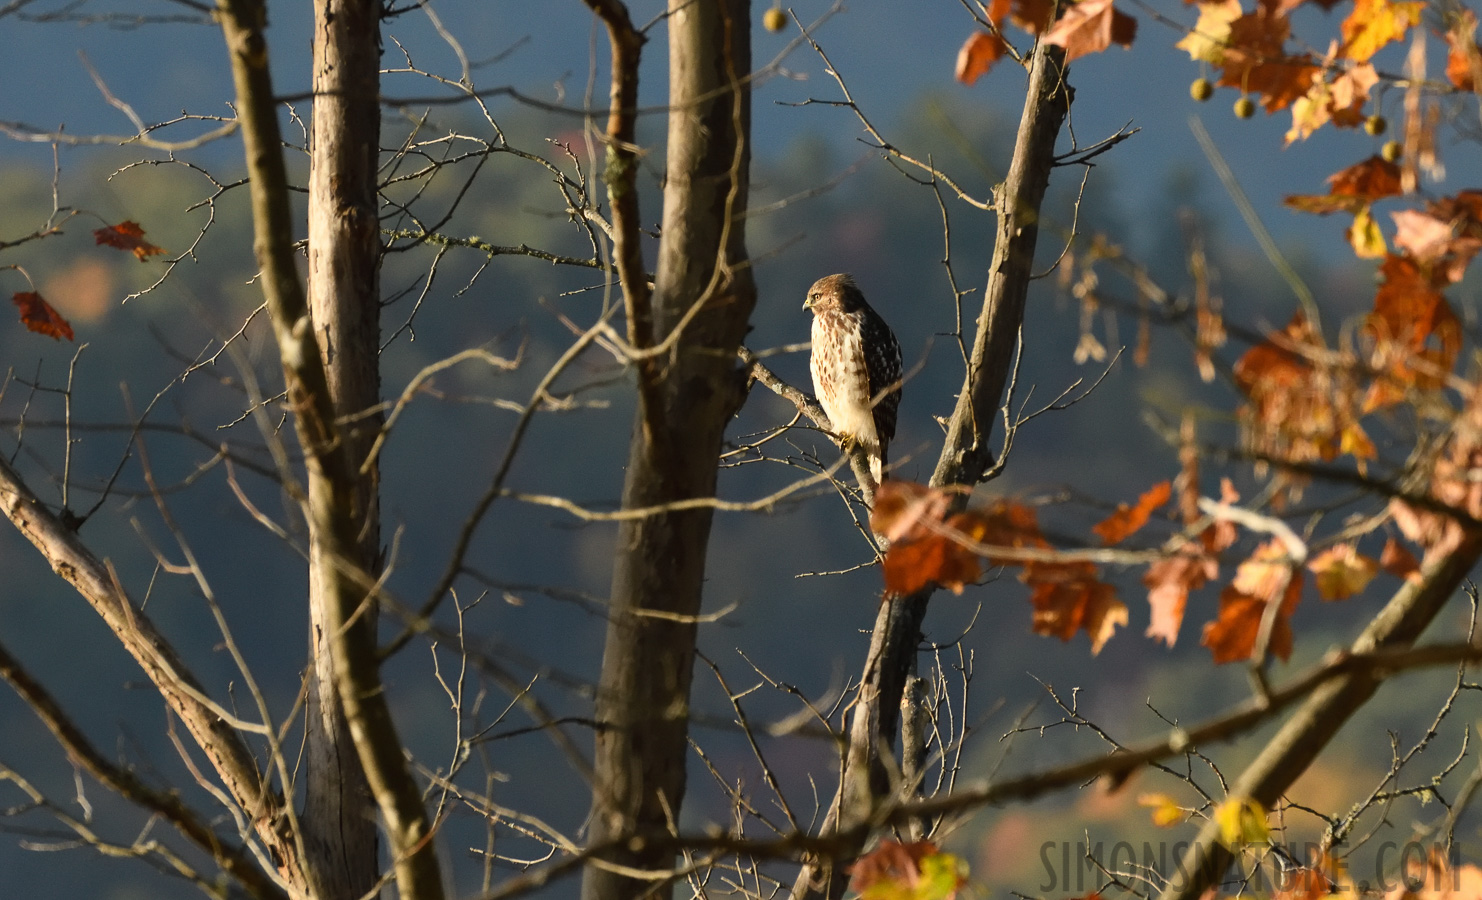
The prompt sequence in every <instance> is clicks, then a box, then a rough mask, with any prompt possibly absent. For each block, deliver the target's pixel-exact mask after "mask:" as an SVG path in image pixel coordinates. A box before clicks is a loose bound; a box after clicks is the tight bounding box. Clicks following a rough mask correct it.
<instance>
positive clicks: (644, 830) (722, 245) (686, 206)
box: [582, 0, 756, 900]
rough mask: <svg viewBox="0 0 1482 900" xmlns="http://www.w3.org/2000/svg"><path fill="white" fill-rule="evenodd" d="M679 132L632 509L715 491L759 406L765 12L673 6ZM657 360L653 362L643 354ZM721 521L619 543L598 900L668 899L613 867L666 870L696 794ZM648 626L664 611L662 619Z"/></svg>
mask: <svg viewBox="0 0 1482 900" xmlns="http://www.w3.org/2000/svg"><path fill="white" fill-rule="evenodd" d="M669 6H670V17H669V20H668V26H669V71H670V83H669V103H670V105H671V108H672V109H674V110H675V112H673V113H671V115H670V119H669V123H670V124H669V145H668V160H667V180H666V184H665V191H664V217H663V237H662V240H661V243H660V247H659V260H658V271H657V275H656V279H655V291H654V295H653V308H652V322H653V341H654V342H655V344H656V345H659V346H661V347H662V346H664V345H665V342H666V341H673V343H672V348H673V349H672V350H671V351H666V352H664V353H663V354H662V355H659V356H656V357H650V358H651V359H654V358H656V359H657V360H658V361H659V365H656V366H643V365H640V366H638V367H637V368H638V370H639V378H640V380H643V379H645V378H648V377H650V374H652V377H653V379H654V380H653V381H651V382H649V383H647V384H642V385H640V391H639V396H640V404H639V406H640V408H639V410H638V413H637V417H636V422H635V425H634V430H633V439H632V444H631V446H630V449H629V457H628V471H627V480H626V483H625V485H624V488H623V508H624V509H636V508H644V507H651V506H656V505H661V504H664V503H668V502H672V501H675V500H682V499H688V498H694V497H710V496H713V495H714V493H715V482H716V467H717V462H718V459H719V454H720V444H721V438H722V435H723V434H724V431H725V426H726V423H727V422H728V421H729V419H730V418H731V416H732V414H733V413H734V412H735V410H736V408H737V406H738V405H739V403H740V402H741V400H742V399H743V397H744V393H743V390H742V388H743V384H744V382H743V379H742V376H741V372H740V370H739V369H738V368H737V365H736V348H737V347H738V346H739V344H740V342H741V338H742V336H743V335H744V334H745V331H746V327H747V320H748V318H749V317H750V314H751V310H752V307H753V306H754V305H755V302H756V289H755V286H754V284H753V283H752V278H751V272H750V269H749V267H748V264H747V259H746V249H745V230H744V224H743V218H742V217H743V215H744V214H745V210H746V198H747V173H748V167H749V165H750V148H749V146H748V138H749V134H750V113H751V108H750V97H749V93H748V91H747V89H746V88H745V86H744V85H742V84H741V82H740V80H741V79H742V78H744V77H745V76H746V75H747V74H748V73H749V72H750V69H751V44H750V20H749V7H750V3H749V0H717V2H709V3H692V2H690V0H670V4H669ZM640 349H641V348H640ZM710 523H711V511H710V510H708V509H690V510H686V511H683V512H673V513H657V514H654V515H650V516H646V517H643V518H638V519H630V520H626V521H625V522H624V523H623V525H622V526H621V528H620V529H619V531H618V543H617V547H618V550H617V559H616V562H615V565H614V569H613V579H612V597H611V622H610V624H609V626H608V631H607V641H606V647H605V650H604V654H603V660H602V676H601V682H600V687H599V690H598V695H597V705H596V712H597V719H598V721H600V722H601V723H602V724H601V727H600V728H599V730H598V732H597V739H596V754H595V766H594V771H595V780H594V791H593V801H592V813H593V815H592V820H591V825H590V834H589V840H590V842H591V844H592V845H593V846H599V847H600V846H604V845H608V844H617V846H611V847H608V848H607V849H605V850H604V851H603V852H602V853H601V854H600V860H601V861H599V862H597V863H596V864H594V865H592V866H589V867H588V869H587V871H586V875H585V880H584V882H583V885H582V896H583V897H584V898H585V900H620V898H627V897H637V896H640V895H643V894H645V893H649V892H651V891H653V890H654V889H655V885H654V883H653V880H644V879H641V878H634V877H630V876H629V875H625V874H620V873H617V872H614V871H612V870H611V868H607V867H604V866H603V865H602V861H605V862H607V863H616V864H619V865H622V866H628V867H635V868H639V869H647V870H651V871H654V872H656V873H657V872H661V871H663V870H667V869H670V868H671V867H672V865H673V860H674V855H673V853H672V851H663V850H659V849H657V848H655V847H653V846H652V844H653V842H652V841H651V840H647V839H646V836H650V835H653V836H657V835H664V834H667V833H669V831H670V830H671V829H672V828H673V827H674V826H675V825H676V824H677V820H678V817H679V809H680V803H681V801H682V799H683V796H684V787H685V762H686V756H687V754H688V747H687V734H688V718H689V692H690V682H691V675H692V668H693V662H694V653H695V619H694V617H695V616H696V614H698V613H699V611H700V600H701V588H702V585H703V582H704V572H705V555H706V547H707V544H708V541H709V535H710ZM648 613H658V615H649V614H648Z"/></svg>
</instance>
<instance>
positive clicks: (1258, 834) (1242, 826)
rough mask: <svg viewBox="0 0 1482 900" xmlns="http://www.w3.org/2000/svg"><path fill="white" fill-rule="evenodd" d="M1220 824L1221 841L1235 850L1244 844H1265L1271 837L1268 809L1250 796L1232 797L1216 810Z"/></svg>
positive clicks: (1215, 813)
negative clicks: (1267, 819)
mask: <svg viewBox="0 0 1482 900" xmlns="http://www.w3.org/2000/svg"><path fill="white" fill-rule="evenodd" d="M1214 819H1215V821H1216V822H1217V823H1219V826H1220V843H1222V844H1224V845H1225V846H1226V847H1229V848H1231V849H1233V850H1238V849H1239V848H1240V846H1241V845H1243V844H1264V843H1266V842H1267V841H1269V840H1270V839H1271V829H1270V828H1269V827H1268V826H1267V825H1266V810H1265V808H1264V807H1263V806H1261V804H1259V803H1257V802H1256V801H1254V800H1252V799H1250V798H1249V797H1231V798H1229V799H1227V800H1226V801H1225V802H1224V803H1221V804H1220V805H1219V808H1218V809H1216V810H1215V811H1214Z"/></svg>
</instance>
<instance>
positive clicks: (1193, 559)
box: [1142, 541, 1220, 647]
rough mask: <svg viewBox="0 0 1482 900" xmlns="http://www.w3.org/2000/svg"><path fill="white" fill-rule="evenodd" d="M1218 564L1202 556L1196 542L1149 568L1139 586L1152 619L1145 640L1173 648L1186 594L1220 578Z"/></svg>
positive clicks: (1180, 626)
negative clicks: (1145, 596) (1145, 597)
mask: <svg viewBox="0 0 1482 900" xmlns="http://www.w3.org/2000/svg"><path fill="white" fill-rule="evenodd" d="M1219 570H1220V567H1219V563H1218V562H1217V561H1216V560H1215V558H1214V557H1213V556H1212V555H1209V554H1207V553H1205V552H1203V548H1202V547H1201V546H1200V545H1199V544H1198V543H1196V542H1193V541H1190V542H1189V543H1186V544H1184V546H1183V547H1182V548H1181V549H1180V550H1179V552H1178V554H1177V555H1174V556H1170V557H1168V558H1166V559H1160V560H1158V561H1157V562H1155V563H1153V564H1152V565H1150V566H1148V570H1147V574H1146V575H1144V576H1143V578H1142V583H1143V584H1144V585H1145V586H1146V587H1147V588H1148V607H1149V608H1150V609H1151V611H1152V617H1151V619H1150V620H1149V622H1148V630H1147V632H1146V635H1147V637H1150V638H1157V639H1160V640H1162V641H1163V642H1164V643H1165V644H1167V645H1168V646H1170V647H1172V646H1173V645H1174V643H1176V642H1177V641H1178V632H1179V629H1180V628H1182V626H1183V621H1184V610H1185V609H1186V608H1187V606H1188V603H1189V592H1191V591H1196V590H1198V589H1199V588H1201V587H1203V586H1204V585H1205V583H1206V582H1208V581H1210V580H1211V579H1213V578H1214V577H1215V576H1216V575H1218V574H1219Z"/></svg>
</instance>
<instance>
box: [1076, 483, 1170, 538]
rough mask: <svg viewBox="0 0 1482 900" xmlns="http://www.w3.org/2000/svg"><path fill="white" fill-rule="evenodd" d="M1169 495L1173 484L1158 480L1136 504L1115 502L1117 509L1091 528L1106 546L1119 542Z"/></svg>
mask: <svg viewBox="0 0 1482 900" xmlns="http://www.w3.org/2000/svg"><path fill="white" fill-rule="evenodd" d="M1171 496H1173V485H1172V484H1170V483H1169V482H1167V481H1160V482H1158V483H1157V484H1155V485H1153V486H1152V487H1150V488H1148V489H1147V491H1145V492H1144V493H1143V495H1142V496H1141V497H1139V498H1138V499H1137V505H1136V506H1128V505H1127V504H1125V503H1119V504H1117V511H1116V512H1114V513H1112V514H1111V515H1110V516H1108V517H1107V518H1106V519H1105V520H1104V521H1102V522H1100V523H1099V524H1096V525H1093V526H1092V527H1091V530H1092V531H1094V532H1096V533H1097V534H1098V535H1100V536H1101V540H1102V543H1104V544H1106V545H1107V546H1111V545H1112V544H1120V543H1121V542H1122V541H1124V540H1126V539H1127V537H1128V536H1129V535H1131V534H1133V533H1134V532H1136V531H1137V530H1138V529H1139V528H1141V527H1142V526H1144V525H1146V524H1147V521H1148V516H1151V515H1152V514H1153V510H1155V509H1157V508H1158V507H1160V506H1162V505H1163V504H1165V503H1167V502H1168V498H1169V497H1171Z"/></svg>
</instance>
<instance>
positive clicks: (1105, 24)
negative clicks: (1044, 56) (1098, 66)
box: [1044, 0, 1137, 63]
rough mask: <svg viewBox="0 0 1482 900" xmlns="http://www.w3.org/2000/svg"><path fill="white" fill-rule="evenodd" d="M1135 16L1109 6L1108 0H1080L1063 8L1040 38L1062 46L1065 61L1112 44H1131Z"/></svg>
mask: <svg viewBox="0 0 1482 900" xmlns="http://www.w3.org/2000/svg"><path fill="white" fill-rule="evenodd" d="M1136 37H1137V20H1136V19H1134V18H1132V17H1131V16H1129V15H1127V14H1126V13H1124V12H1122V11H1121V10H1119V9H1116V8H1114V7H1113V6H1112V0H1080V2H1078V3H1076V4H1075V5H1074V6H1072V7H1070V9H1068V10H1066V11H1065V14H1064V15H1062V16H1061V17H1060V19H1059V21H1057V22H1056V23H1055V24H1054V25H1053V26H1051V28H1050V30H1049V31H1047V32H1045V36H1044V40H1045V42H1046V43H1048V44H1055V45H1057V46H1060V47H1064V48H1065V61H1066V62H1067V63H1069V62H1073V61H1075V60H1077V59H1080V58H1081V57H1082V56H1088V55H1090V54H1092V53H1100V52H1101V51H1103V50H1105V49H1106V48H1107V47H1109V46H1111V45H1112V44H1120V45H1121V46H1123V47H1131V46H1132V41H1133V39H1135V38H1136Z"/></svg>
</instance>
